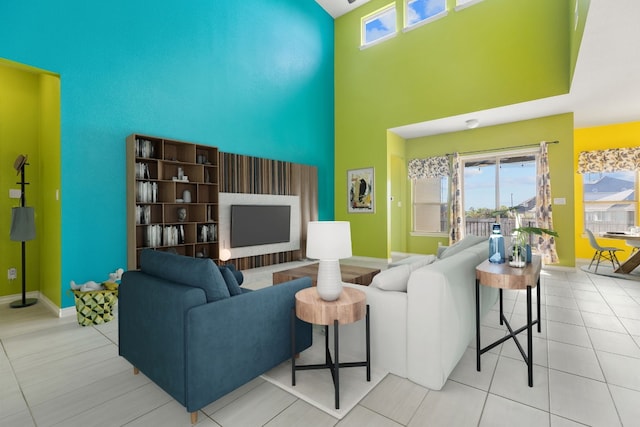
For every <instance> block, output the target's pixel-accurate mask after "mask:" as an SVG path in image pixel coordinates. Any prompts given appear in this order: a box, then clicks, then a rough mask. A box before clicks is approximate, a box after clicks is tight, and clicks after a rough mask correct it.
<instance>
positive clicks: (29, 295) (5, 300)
mask: <svg viewBox="0 0 640 427" xmlns="http://www.w3.org/2000/svg"><path fill="white" fill-rule="evenodd" d="M25 296H26V298H36V299H40V292H39V291H33V292H27V293H26V294H25ZM20 299H22V293H19V294H13V295H5V296H3V297H0V304H7V303H11V302H13V301H17V300H20Z"/></svg>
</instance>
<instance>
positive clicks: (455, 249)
mask: <svg viewBox="0 0 640 427" xmlns="http://www.w3.org/2000/svg"><path fill="white" fill-rule="evenodd" d="M487 240H489V239H488V238H487V237H482V236H474V235H469V236H465V237H464V238H463V239H462V240H460V241H459V242H456V243H454V244H453V245H451V246H449V247H448V248H446V249H445V250H443V251H442V253H441V254H440V259H445V258H449V257H450V256H453V255H455V254H457V253H460V252H462V251H463V250H465V249H467V248H470V247H471V246H475V245H477V244H478V243H482V242H486V241H487ZM487 245H488V243H487ZM488 253H489V246H487V254H488Z"/></svg>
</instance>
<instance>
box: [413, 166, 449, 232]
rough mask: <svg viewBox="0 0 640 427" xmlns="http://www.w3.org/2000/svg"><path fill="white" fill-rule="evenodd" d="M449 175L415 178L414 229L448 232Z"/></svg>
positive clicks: (418, 230)
mask: <svg viewBox="0 0 640 427" xmlns="http://www.w3.org/2000/svg"><path fill="white" fill-rule="evenodd" d="M448 187H449V179H448V177H438V178H421V179H415V180H413V231H414V232H416V233H446V232H447V229H448V222H449V203H448Z"/></svg>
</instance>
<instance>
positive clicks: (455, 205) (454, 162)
mask: <svg viewBox="0 0 640 427" xmlns="http://www.w3.org/2000/svg"><path fill="white" fill-rule="evenodd" d="M461 163H462V162H461V161H460V156H459V155H458V153H454V154H453V156H452V157H451V197H450V203H451V208H450V210H449V229H450V230H451V234H450V235H449V244H450V245H453V244H454V243H455V242H458V241H460V240H462V238H463V237H464V229H463V228H462V215H463V213H464V209H462V189H461V188H460V185H461V184H462V175H461V173H462V172H461Z"/></svg>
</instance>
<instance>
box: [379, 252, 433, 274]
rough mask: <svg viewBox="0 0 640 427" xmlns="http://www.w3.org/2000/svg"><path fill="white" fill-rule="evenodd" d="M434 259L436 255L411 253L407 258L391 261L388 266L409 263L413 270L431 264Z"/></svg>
mask: <svg viewBox="0 0 640 427" xmlns="http://www.w3.org/2000/svg"><path fill="white" fill-rule="evenodd" d="M435 260H436V257H435V256H434V255H411V256H409V257H407V258H403V259H401V260H400V261H395V262H392V263H391V264H389V268H392V267H397V266H399V265H409V266H410V267H411V270H412V271H413V270H415V269H416V268H420V267H423V266H425V265H427V264H431V263H432V262H433V261H435Z"/></svg>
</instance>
